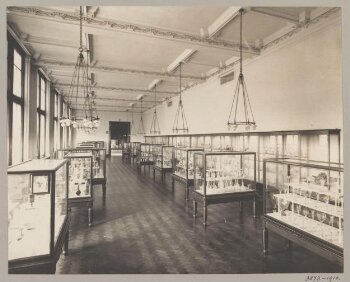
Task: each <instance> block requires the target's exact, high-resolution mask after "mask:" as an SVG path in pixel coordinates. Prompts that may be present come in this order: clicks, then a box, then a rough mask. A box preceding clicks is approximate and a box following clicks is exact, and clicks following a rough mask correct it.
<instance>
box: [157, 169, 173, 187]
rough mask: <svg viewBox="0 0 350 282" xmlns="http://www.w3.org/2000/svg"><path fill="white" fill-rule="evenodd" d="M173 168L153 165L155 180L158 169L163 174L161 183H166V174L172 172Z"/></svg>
mask: <svg viewBox="0 0 350 282" xmlns="http://www.w3.org/2000/svg"><path fill="white" fill-rule="evenodd" d="M172 170H173V169H172V168H171V167H170V168H161V167H158V166H153V181H155V180H156V171H157V172H159V173H160V175H161V183H162V184H164V183H165V175H166V173H167V172H172Z"/></svg>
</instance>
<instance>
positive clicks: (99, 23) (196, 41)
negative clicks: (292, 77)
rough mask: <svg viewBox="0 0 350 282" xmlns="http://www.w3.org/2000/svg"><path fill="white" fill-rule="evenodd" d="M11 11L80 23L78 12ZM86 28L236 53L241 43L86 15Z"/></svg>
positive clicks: (251, 49) (250, 50)
mask: <svg viewBox="0 0 350 282" xmlns="http://www.w3.org/2000/svg"><path fill="white" fill-rule="evenodd" d="M7 11H8V12H9V13H12V14H15V15H19V16H26V17H31V18H36V19H42V20H47V21H55V22H64V23H68V24H75V25H78V24H79V14H78V13H68V12H65V11H62V10H57V9H45V8H42V7H24V6H22V7H19V6H10V7H7ZM83 22H84V26H85V30H87V29H88V28H97V29H105V30H111V31H119V32H124V33H131V34H136V35H142V36H148V37H155V38H159V39H163V40H172V41H180V42H185V43H187V44H190V45H200V46H205V47H208V48H215V49H224V50H230V51H232V52H234V53H237V54H238V53H239V44H238V43H232V42H228V41H223V40H217V39H211V38H204V37H202V36H200V35H194V34H189V33H184V32H178V31H173V30H166V29H160V28H156V27H150V26H143V25H138V24H134V23H126V22H118V21H115V20H112V19H101V18H92V17H89V16H87V17H84V19H83ZM242 51H243V53H247V54H251V55H259V54H260V51H259V50H257V49H256V48H255V47H251V46H245V45H244V46H243V50H242Z"/></svg>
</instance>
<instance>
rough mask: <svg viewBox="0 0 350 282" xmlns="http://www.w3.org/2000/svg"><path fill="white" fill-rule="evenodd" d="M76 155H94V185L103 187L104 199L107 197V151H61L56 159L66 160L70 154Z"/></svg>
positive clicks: (57, 153)
mask: <svg viewBox="0 0 350 282" xmlns="http://www.w3.org/2000/svg"><path fill="white" fill-rule="evenodd" d="M72 153H73V154H74V153H91V155H92V185H93V186H96V185H101V186H102V192H103V198H104V199H105V197H106V190H107V175H106V149H97V148H95V149H88V148H74V149H60V150H57V151H56V158H58V159H62V158H65V156H67V155H68V154H72Z"/></svg>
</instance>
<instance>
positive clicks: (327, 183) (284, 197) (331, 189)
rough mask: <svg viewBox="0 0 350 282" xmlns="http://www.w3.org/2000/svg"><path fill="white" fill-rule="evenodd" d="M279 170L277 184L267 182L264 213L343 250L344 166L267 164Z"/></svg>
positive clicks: (288, 161)
mask: <svg viewBox="0 0 350 282" xmlns="http://www.w3.org/2000/svg"><path fill="white" fill-rule="evenodd" d="M265 163H266V166H265V169H266V175H268V170H269V168H272V169H276V167H277V169H278V171H279V173H278V175H277V178H276V179H275V180H274V181H271V180H270V179H269V178H268V177H266V179H265V182H264V211H265V214H266V215H267V216H269V217H271V218H274V219H277V220H279V221H281V222H282V223H284V224H287V225H288V226H292V227H293V228H297V229H300V230H302V231H303V232H306V233H307V234H309V235H310V236H313V237H316V238H318V239H321V240H324V241H326V242H328V243H331V244H333V245H335V246H338V247H341V248H342V247H343V232H344V213H343V208H344V189H343V187H344V185H343V172H344V169H343V165H342V164H338V165H332V166H329V165H325V164H324V163H323V162H316V161H307V160H301V159H299V160H298V159H288V158H285V159H270V160H266V162H265Z"/></svg>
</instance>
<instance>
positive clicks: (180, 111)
mask: <svg viewBox="0 0 350 282" xmlns="http://www.w3.org/2000/svg"><path fill="white" fill-rule="evenodd" d="M182 63H183V62H180V63H179V72H180V95H179V96H180V97H179V104H178V107H177V110H176V114H175V119H174V123H173V133H188V125H187V120H186V116H185V110H184V107H183V103H182V96H181V91H182V89H181V88H182V84H181V82H182V81H181V66H182ZM179 120H180V124H179Z"/></svg>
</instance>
